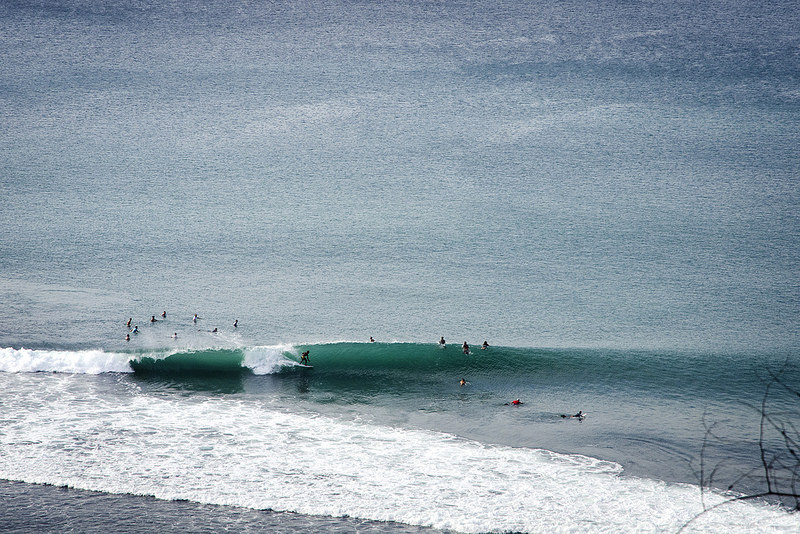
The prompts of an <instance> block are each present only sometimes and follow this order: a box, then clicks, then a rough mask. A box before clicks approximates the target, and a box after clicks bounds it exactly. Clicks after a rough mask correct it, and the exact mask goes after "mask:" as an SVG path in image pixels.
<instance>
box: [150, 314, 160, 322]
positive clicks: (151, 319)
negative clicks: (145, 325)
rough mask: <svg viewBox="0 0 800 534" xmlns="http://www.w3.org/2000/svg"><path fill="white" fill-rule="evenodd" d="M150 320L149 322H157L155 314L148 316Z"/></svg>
mask: <svg viewBox="0 0 800 534" xmlns="http://www.w3.org/2000/svg"><path fill="white" fill-rule="evenodd" d="M150 322H151V323H157V322H158V319H156V316H155V315H153V316H152V317H150Z"/></svg>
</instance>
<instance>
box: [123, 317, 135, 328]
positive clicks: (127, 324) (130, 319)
mask: <svg viewBox="0 0 800 534" xmlns="http://www.w3.org/2000/svg"><path fill="white" fill-rule="evenodd" d="M131 321H133V317H129V318H128V322H127V323H125V326H127V327H128V328H130V327H131Z"/></svg>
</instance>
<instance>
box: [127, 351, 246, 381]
mask: <svg viewBox="0 0 800 534" xmlns="http://www.w3.org/2000/svg"><path fill="white" fill-rule="evenodd" d="M243 363H244V352H243V351H241V350H239V349H204V350H197V351H187V352H178V353H175V354H170V355H169V356H167V357H166V358H154V357H150V356H144V357H141V358H139V359H133V360H131V361H130V366H131V368H132V369H133V371H134V372H135V373H137V374H141V375H157V376H171V377H182V376H186V377H195V376H200V377H219V376H238V375H242V374H244V373H248V372H249V370H248V369H247V368H246V367H244V366H243Z"/></svg>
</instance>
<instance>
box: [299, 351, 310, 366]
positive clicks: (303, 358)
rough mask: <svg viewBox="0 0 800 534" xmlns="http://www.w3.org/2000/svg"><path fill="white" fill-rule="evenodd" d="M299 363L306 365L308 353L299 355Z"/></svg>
mask: <svg viewBox="0 0 800 534" xmlns="http://www.w3.org/2000/svg"><path fill="white" fill-rule="evenodd" d="M300 363H301V364H303V365H308V351H305V352H304V353H302V354H301V355H300Z"/></svg>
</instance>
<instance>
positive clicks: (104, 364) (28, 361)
mask: <svg viewBox="0 0 800 534" xmlns="http://www.w3.org/2000/svg"><path fill="white" fill-rule="evenodd" d="M130 358H131V357H130V354H124V353H120V352H105V351H102V350H83V351H60V350H32V349H25V348H21V349H14V348H4V349H0V371H2V372H6V373H35V372H51V373H82V374H90V375H96V374H100V373H130V372H132V369H131V367H130V365H129V364H128V361H129V360H130Z"/></svg>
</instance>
